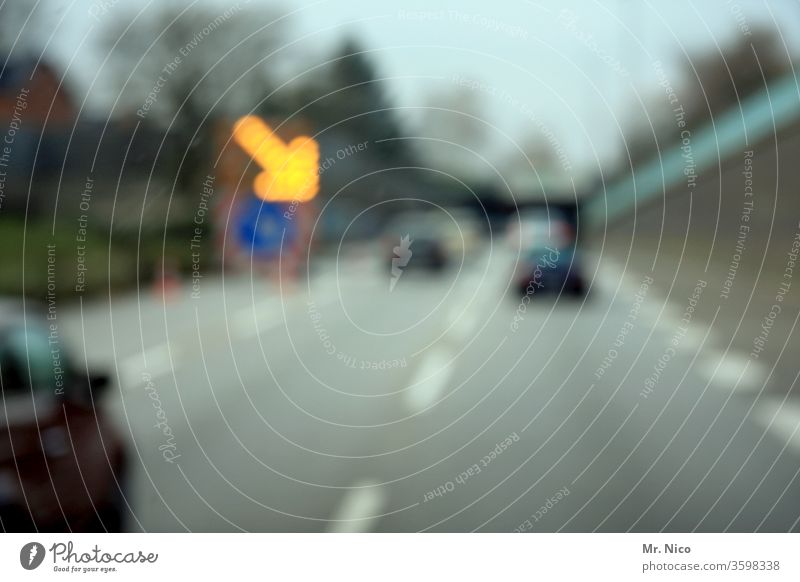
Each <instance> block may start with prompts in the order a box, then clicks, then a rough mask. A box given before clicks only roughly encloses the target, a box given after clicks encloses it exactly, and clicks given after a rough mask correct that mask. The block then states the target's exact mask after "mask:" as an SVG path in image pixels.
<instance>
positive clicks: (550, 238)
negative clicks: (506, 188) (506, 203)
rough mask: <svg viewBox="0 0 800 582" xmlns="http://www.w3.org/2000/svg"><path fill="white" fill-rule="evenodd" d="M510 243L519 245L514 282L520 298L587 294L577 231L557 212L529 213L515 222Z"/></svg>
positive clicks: (510, 233) (511, 227)
mask: <svg viewBox="0 0 800 582" xmlns="http://www.w3.org/2000/svg"><path fill="white" fill-rule="evenodd" d="M509 242H510V244H511V245H512V246H514V247H515V248H516V245H519V247H518V248H519V250H520V257H521V258H520V261H519V264H518V266H517V270H516V273H515V275H514V280H515V282H516V286H517V289H518V291H519V293H520V294H521V295H537V294H540V293H554V294H569V295H574V296H582V295H584V294H585V293H586V281H585V279H584V276H583V271H582V268H581V260H580V255H579V253H578V251H577V244H576V243H577V241H576V237H575V229H574V227H573V225H572V223H571V222H570V221H569V220H568V219H567V218H566V217H565V216H564V214H562V213H561V212H559V211H558V210H557V209H549V210H548V209H536V210H528V211H526V212H524V213H521V214H520V215H519V221H517V220H516V218H514V219H512V220H511V223H510V224H509Z"/></svg>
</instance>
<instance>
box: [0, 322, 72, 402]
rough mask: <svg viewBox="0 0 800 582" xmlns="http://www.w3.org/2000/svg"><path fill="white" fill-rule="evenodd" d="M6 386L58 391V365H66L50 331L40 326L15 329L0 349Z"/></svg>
mask: <svg viewBox="0 0 800 582" xmlns="http://www.w3.org/2000/svg"><path fill="white" fill-rule="evenodd" d="M0 350H2V351H0V366H2V378H3V389H4V390H8V391H22V390H29V389H30V387H31V386H32V387H33V388H34V389H35V390H36V391H44V390H55V389H56V388H57V386H56V373H55V372H56V371H57V370H56V366H58V368H63V362H62V360H61V354H60V352H59V351H58V350H57V349H56V350H55V351H53V350H51V346H50V343H49V340H48V336H47V330H46V329H45V328H43V327H40V326H30V325H29V326H27V327H23V326H19V327H15V328H14V329H12V330H11V331H10V332H9V333H8V334H7V335H6V339H5V342H4V345H3V346H2V348H0Z"/></svg>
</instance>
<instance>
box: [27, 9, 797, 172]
mask: <svg viewBox="0 0 800 582" xmlns="http://www.w3.org/2000/svg"><path fill="white" fill-rule="evenodd" d="M31 1H33V0H31ZM42 2H43V3H44V5H46V6H50V7H52V8H51V11H52V12H53V14H54V17H53V20H54V22H55V25H54V26H53V27H52V30H51V31H48V32H52V35H53V36H52V40H51V44H50V52H51V54H55V55H56V58H58V59H59V60H60V61H61V62H62V64H64V65H66V64H67V63H69V62H72V65H71V68H70V70H71V73H72V74H73V75H74V78H76V79H78V80H79V83H80V84H81V85H82V86H84V87H88V86H89V85H90V84H91V83H92V82H93V81H95V77H96V76H97V70H98V67H99V64H100V62H101V61H102V57H103V55H102V54H101V53H100V51H99V50H98V48H97V46H96V44H95V43H94V40H95V38H96V34H97V32H98V31H99V30H101V29H102V28H104V27H106V26H108V25H109V24H110V23H112V22H113V20H114V19H116V18H120V17H123V16H124V15H125V14H129V13H131V12H138V11H140V10H141V9H142V8H143V7H146V6H149V5H151V3H149V2H147V1H146V0H117V1H116V3H115V0H74V1H73V2H72V3H70V2H66V1H55V0H42ZM209 2H210V3H211V5H212V6H215V7H220V9H224V7H226V6H230V4H231V3H225V2H221V1H218V0H209ZM184 3H187V2H184ZM251 4H252V5H256V6H265V7H270V6H273V7H281V8H282V9H284V10H292V11H293V12H294V14H293V15H292V17H291V27H290V31H291V33H292V36H293V37H295V38H296V37H298V36H303V35H308V38H307V39H306V40H305V41H304V49H303V50H305V51H308V52H309V53H313V54H317V55H324V54H326V53H327V52H328V51H329V50H330V49H331V48H332V47H333V46H334V43H335V42H336V41H337V40H338V39H340V38H341V37H342V36H343V35H344V34H352V35H355V36H357V37H359V38H360V39H361V41H362V43H363V45H364V46H365V48H367V49H369V50H373V51H374V53H373V58H374V62H375V63H376V65H377V66H378V68H379V71H380V74H381V75H382V76H385V77H389V78H390V79H389V80H388V81H387V83H388V85H387V89H388V90H387V93H388V94H389V95H390V97H391V98H392V102H393V105H395V106H398V107H411V108H413V107H419V106H422V105H424V104H425V102H426V99H427V98H428V96H429V95H430V94H431V93H435V92H442V91H447V90H448V89H452V88H453V87H454V86H455V85H456V84H457V83H458V82H463V83H472V82H473V81H474V82H479V83H482V84H483V85H481V86H478V88H476V89H474V90H475V91H477V92H479V93H480V95H481V97H480V99H479V102H480V115H481V117H482V118H484V119H485V120H486V121H487V122H488V123H490V124H491V125H492V126H493V127H494V129H493V130H492V132H491V135H490V136H489V137H488V138H487V139H486V142H485V144H484V147H485V152H486V153H487V155H490V156H495V157H500V156H502V155H503V152H504V151H507V150H508V148H510V147H513V143H512V142H513V140H518V139H521V138H523V137H524V136H526V135H530V134H531V133H532V132H534V133H535V132H536V131H542V130H543V128H546V129H549V130H551V131H552V132H553V135H554V136H557V139H558V140H559V143H560V144H562V145H563V148H564V149H565V151H566V152H567V153H568V155H569V157H570V160H571V162H572V163H573V165H574V166H575V167H581V166H591V165H594V156H595V155H600V156H604V155H607V154H608V152H609V151H610V149H612V148H610V147H608V143H607V142H608V140H609V136H613V133H614V128H615V126H616V124H617V123H623V118H624V112H625V110H626V109H627V108H629V107H630V106H631V103H632V102H634V100H635V93H634V91H640V92H642V93H649V92H652V90H653V88H654V87H655V83H656V81H655V79H656V77H655V71H654V67H653V66H652V62H653V61H656V60H660V61H662V62H663V63H664V69H665V72H666V73H667V74H668V75H671V74H674V73H675V71H676V68H675V67H676V58H677V57H678V56H680V54H681V52H682V51H692V50H694V49H696V48H698V47H708V48H709V50H711V49H714V48H715V44H719V45H724V43H725V42H727V41H729V40H730V39H731V38H732V37H733V36H734V35H737V34H742V33H743V31H744V27H750V28H752V27H756V26H758V25H759V24H764V23H767V24H770V25H774V23H778V26H779V28H780V30H781V32H782V34H783V35H784V37H785V39H786V42H787V44H788V46H789V47H790V50H791V51H793V53H794V54H797V52H798V45H800V2H798V1H797V0H772V1H769V2H766V1H764V0H752V1H747V0H733V1H728V0H702V1H700V0H697V1H695V2H691V1H688V0H664V1H659V2H647V1H644V0H642V1H639V0H607V1H603V2H592V1H590V0H585V1H583V2H562V1H559V0H553V1H549V0H545V1H540V2H528V1H523V0H503V2H493V3H492V2H486V0H450V1H443V2H430V1H424V0H410V1H404V2H402V3H398V4H402V6H403V7H402V8H397V5H396V4H395V3H391V2H382V1H379V0H336V1H334V0H323V1H314V0H292V1H291V2H289V1H288V0H287V1H286V2H282V3H281V2H273V1H271V0H251ZM103 5H104V6H105V8H106V9H107V12H105V13H104V14H102V17H101V18H100V19H99V21H98V20H97V19H93V18H91V17H89V16H88V11H89V9H90V8H91V7H92V6H95V11H96V10H97V7H98V6H103ZM152 6H155V7H156V8H158V7H160V6H161V4H160V3H159V2H154V3H152ZM564 9H567V10H572V12H573V13H574V14H573V15H570V13H567V12H563V10H564ZM45 36H49V34H45ZM298 61H303V62H304V61H305V59H298ZM454 79H455V80H454ZM459 79H460V81H459ZM108 98H109V87H108V86H106V85H104V84H103V76H102V75H100V76H99V77H98V80H97V81H96V84H95V87H94V90H93V94H92V101H91V102H90V103H100V102H102V101H103V100H107V99H108ZM402 115H403V116H404V117H405V119H406V120H407V121H408V122H409V123H410V127H414V124H415V123H417V124H418V123H419V121H420V115H419V111H414V110H413V109H411V110H403V112H402Z"/></svg>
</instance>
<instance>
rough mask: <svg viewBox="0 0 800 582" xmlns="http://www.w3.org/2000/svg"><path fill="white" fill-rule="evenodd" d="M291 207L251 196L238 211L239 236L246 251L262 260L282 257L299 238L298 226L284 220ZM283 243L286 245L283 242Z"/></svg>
mask: <svg viewBox="0 0 800 582" xmlns="http://www.w3.org/2000/svg"><path fill="white" fill-rule="evenodd" d="M289 211H290V210H289V204H282V203H278V202H265V201H264V200H261V199H260V198H257V197H256V196H254V195H252V194H250V195H248V196H247V197H245V198H244V199H243V200H242V201H241V202H239V205H238V208H237V235H238V239H239V244H241V245H242V249H243V250H244V251H245V252H247V253H251V254H253V255H254V256H259V257H271V256H275V255H278V254H279V253H280V251H281V244H283V247H284V248H286V247H289V246H291V245H292V244H294V242H295V240H296V239H297V224H296V222H294V221H293V220H289V219H287V218H285V217H284V213H287V212H289ZM281 241H283V242H281Z"/></svg>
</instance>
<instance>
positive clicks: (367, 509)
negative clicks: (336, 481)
mask: <svg viewBox="0 0 800 582" xmlns="http://www.w3.org/2000/svg"><path fill="white" fill-rule="evenodd" d="M387 501H388V495H387V493H386V489H385V488H384V487H383V486H382V485H380V484H379V483H378V482H377V481H369V480H365V481H358V482H357V483H355V484H354V485H353V486H352V488H351V489H349V490H348V491H347V493H345V495H344V498H343V499H342V502H341V504H340V505H339V507H337V509H336V511H335V512H334V513H333V515H332V516H331V521H330V525H329V526H328V531H330V532H333V533H358V532H369V531H372V530H373V529H374V528H375V525H376V524H377V523H378V520H380V517H381V512H382V510H383V508H384V507H385V506H386V503H387Z"/></svg>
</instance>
